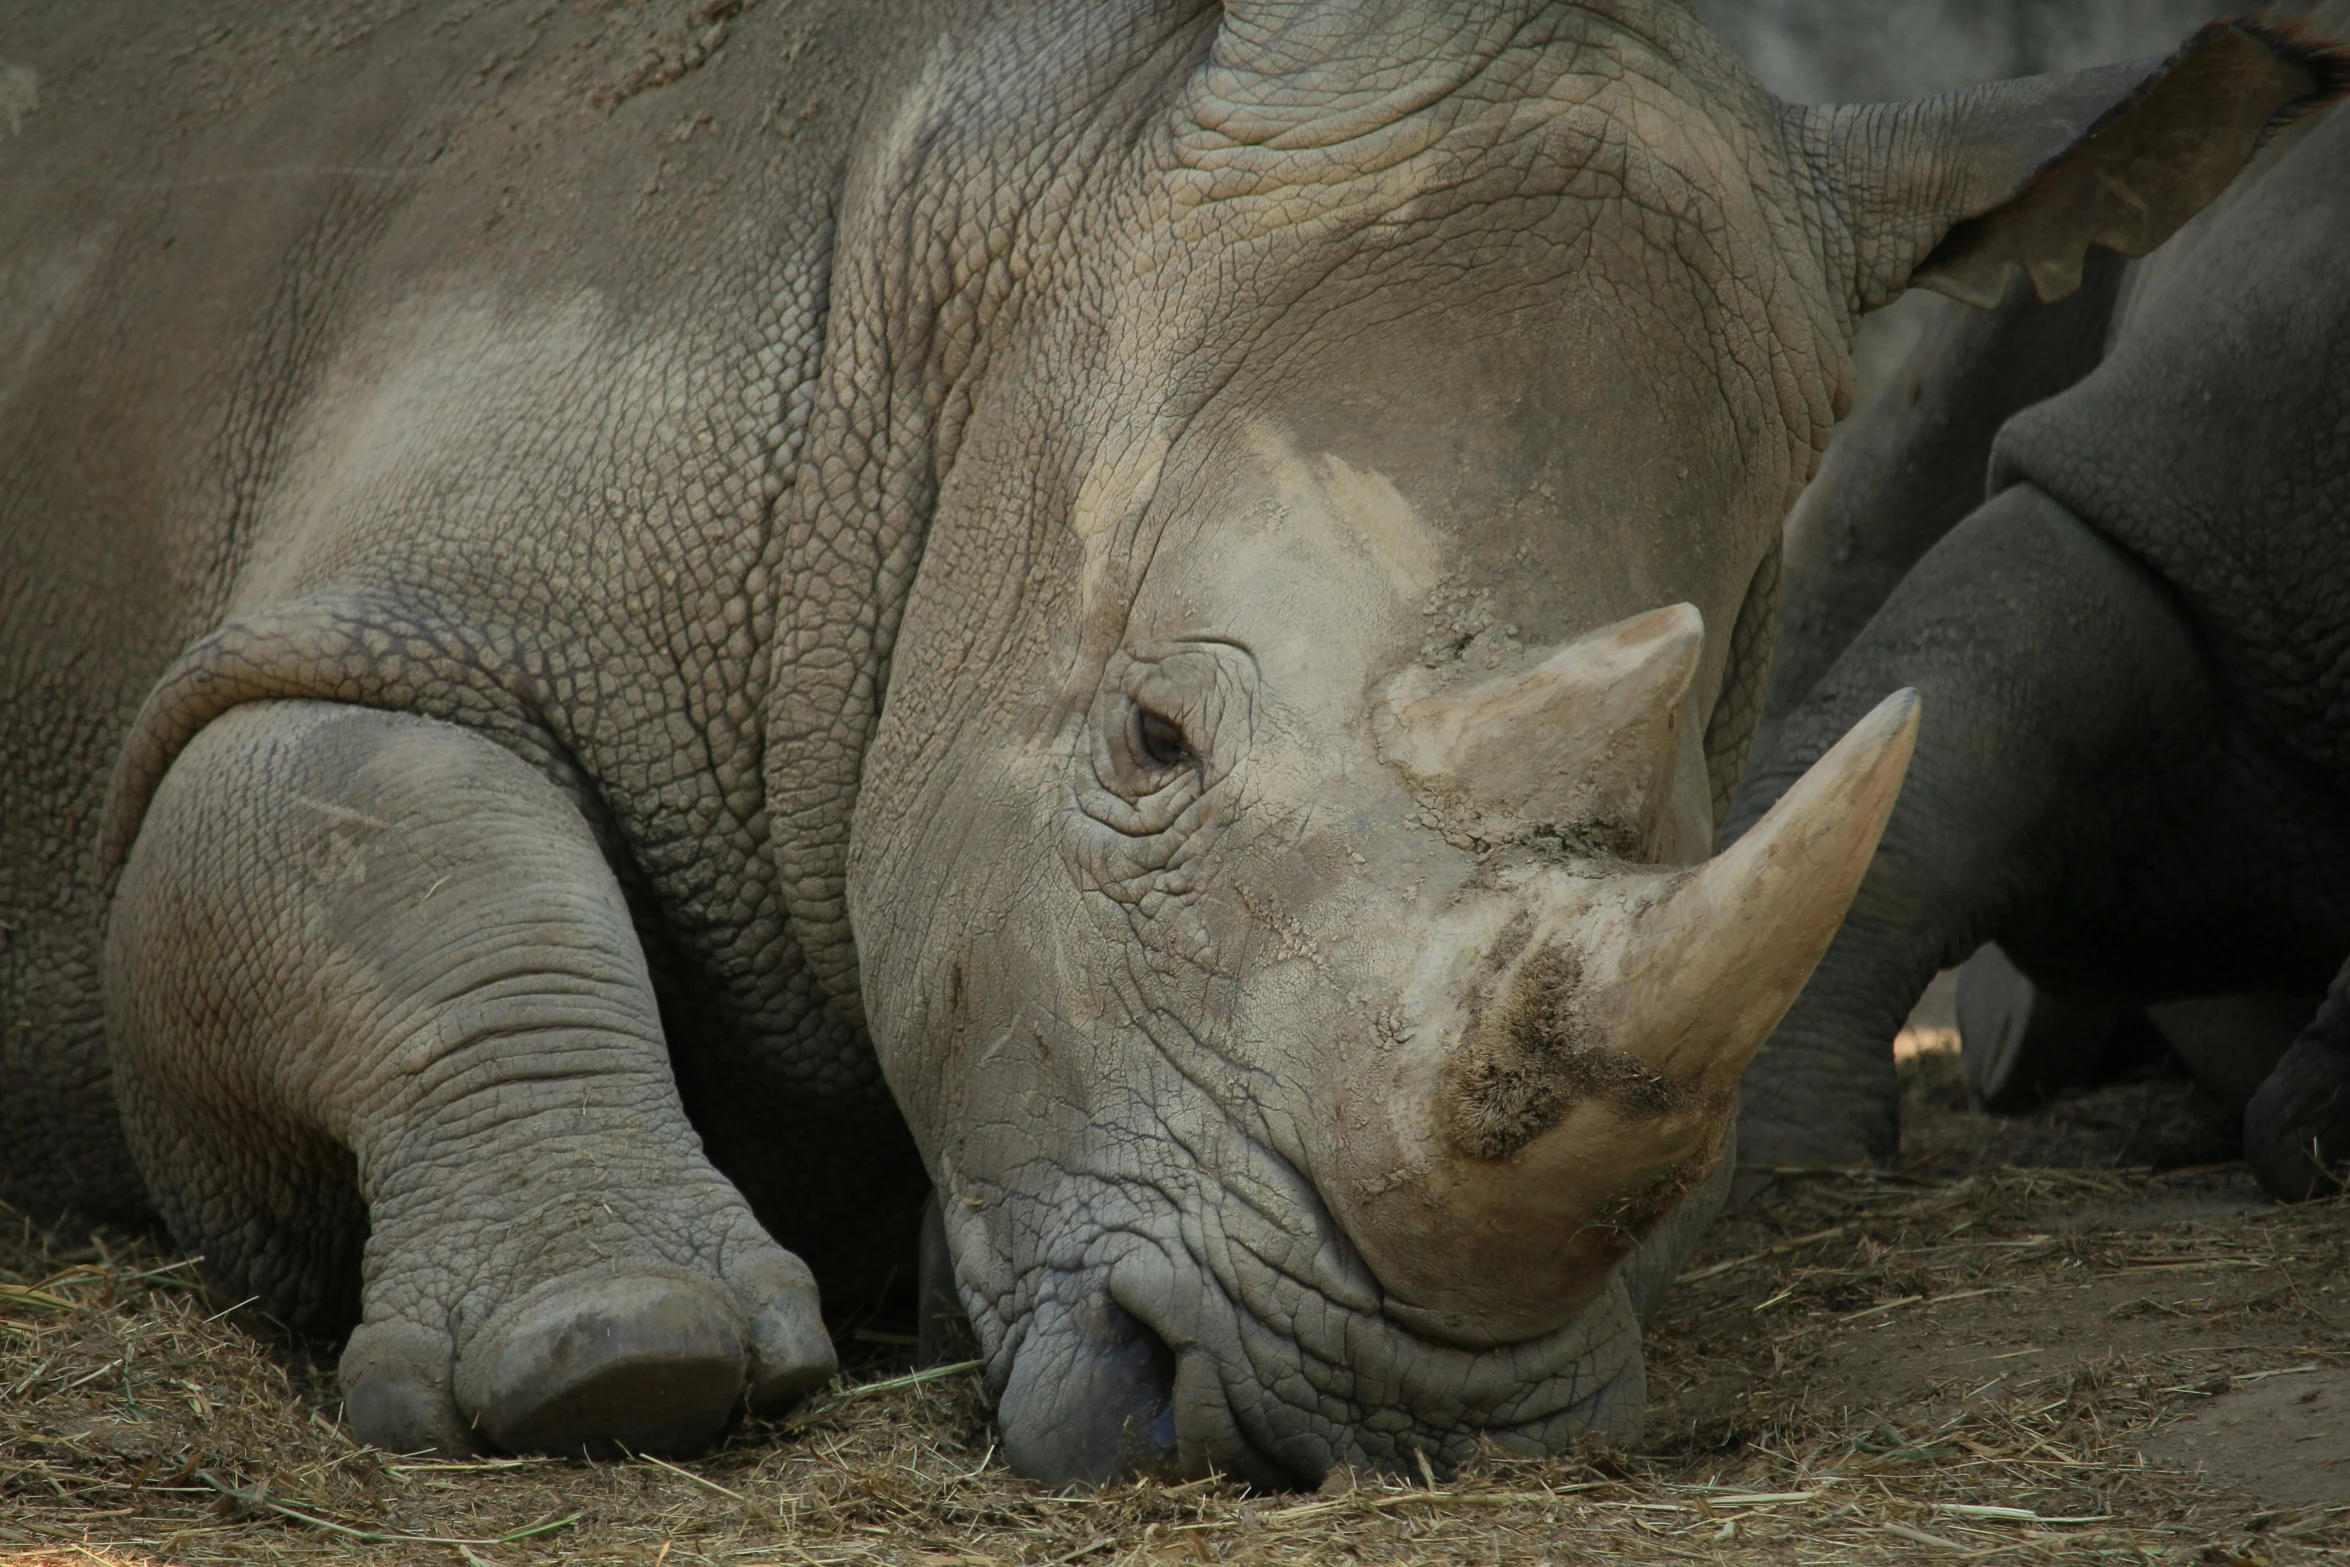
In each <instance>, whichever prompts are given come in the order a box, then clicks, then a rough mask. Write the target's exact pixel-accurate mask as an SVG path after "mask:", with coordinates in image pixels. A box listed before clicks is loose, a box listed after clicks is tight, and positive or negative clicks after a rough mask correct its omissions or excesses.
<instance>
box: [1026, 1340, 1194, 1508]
mask: <svg viewBox="0 0 2350 1567" xmlns="http://www.w3.org/2000/svg"><path fill="white" fill-rule="evenodd" d="M996 1417H997V1422H998V1424H999V1425H1000V1426H1001V1427H1002V1429H1003V1437H1004V1456H1005V1458H1006V1459H1007V1460H1008V1461H1009V1462H1010V1463H1011V1466H1012V1468H1013V1470H1014V1471H1015V1472H1017V1473H1019V1474H1023V1475H1026V1476H1028V1477H1029V1478H1030V1479H1034V1480H1045V1481H1054V1482H1060V1483H1063V1484H1069V1483H1078V1484H1095V1485H1099V1484H1105V1483H1107V1482H1109V1481H1113V1480H1117V1479H1120V1478H1122V1477H1123V1476H1126V1475H1129V1474H1148V1473H1154V1472H1163V1471H1166V1470H1169V1469H1171V1468H1172V1467H1173V1465H1174V1463H1175V1460H1176V1443H1175V1354H1174V1351H1172V1350H1170V1349H1169V1348H1168V1347H1167V1343H1166V1341H1165V1340H1164V1339H1162V1338H1160V1337H1159V1335H1158V1334H1157V1333H1155V1332H1153V1331H1152V1330H1151V1328H1150V1327H1149V1325H1148V1324H1146V1323H1144V1322H1143V1321H1142V1320H1141V1319H1140V1318H1138V1317H1136V1316H1135V1315H1134V1314H1133V1313H1132V1312H1130V1311H1127V1310H1126V1309H1125V1308H1123V1307H1121V1306H1119V1305H1118V1304H1117V1303H1116V1302H1114V1301H1111V1300H1108V1299H1106V1298H1096V1299H1094V1300H1092V1301H1090V1302H1087V1303H1085V1304H1083V1305H1078V1306H1074V1307H1072V1306H1068V1305H1064V1304H1061V1303H1059V1302H1051V1303H1047V1304H1045V1305H1042V1306H1039V1307H1038V1309H1037V1313H1036V1316H1035V1317H1034V1318H1033V1319H1032V1320H1031V1322H1030V1325H1029V1331H1028V1336H1027V1338H1026V1339H1025V1341H1023V1342H1022V1344H1021V1346H1020V1350H1019V1353H1018V1355H1017V1356H1016V1357H1015V1358H1014V1360H1013V1363H1012V1375H1011V1377H1010V1379H1009V1380H1008V1381H1007V1382H1006V1383H1005V1385H1004V1396H1003V1401H1002V1403H1001V1404H1000V1405H999V1406H998V1407H997V1411H996Z"/></svg>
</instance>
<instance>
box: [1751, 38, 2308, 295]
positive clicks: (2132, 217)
mask: <svg viewBox="0 0 2350 1567" xmlns="http://www.w3.org/2000/svg"><path fill="white" fill-rule="evenodd" d="M2345 90H2350V56H2346V55H2345V54H2344V53H2343V52H2342V51H2341V50H2340V49H2338V48H2337V47H2335V46H2333V45H2331V44H2328V43H2325V42H2322V41H2320V40H2319V39H2317V38H2315V37H2313V36H2311V35H2309V34H2307V33H2304V32H2302V31H2300V30H2299V29H2296V28H2289V27H2280V26H2275V25H2268V24H2262V23H2257V22H2245V21H2234V22H2213V23H2211V24H2209V25H2208V26H2206V27H2204V28H2203V29H2202V30H2201V31H2200V32H2198V33H2196V34H2195V36H2194V37H2192V38H2190V39H2188V40H2187V42H2186V44H2185V45H2184V46H2183V47H2181V48H2180V49H2179V51H2178V52H2177V53H2176V54H2173V55H2171V56H2170V57H2169V58H2167V59H2162V60H2140V61H2136V62H2134V63H2132V64H2128V65H2110V66H2102V67H2099V68H2098V69H2096V70H2089V71H2080V72H2076V73H2074V74H2072V75H2068V76H2037V77H2031V78H2027V79H2025V80H2022V81H2013V82H1999V83H1995V84H1993V85H1991V86H1988V87H1977V88H1972V89H1969V90H1967V91H1964V92H1955V93H1949V94H1945V95H1944V96H1942V97H1939V98H1926V99H1921V100H1919V101H1917V102H1914V103H1892V104H1863V105H1853V106H1843V107H1829V108H1819V109H1804V108H1793V107H1790V108H1788V109H1787V110H1786V111H1785V112H1786V115H1787V132H1788V144H1789V147H1790V149H1791V151H1792V152H1793V153H1794V155H1795V158H1796V161H1797V165H1798V170H1799V173H1808V174H1809V175H1810V176H1811V180H1812V192H1813V195H1814V198H1815V199H1816V200H1817V202H1818V203H1819V207H1820V210H1819V213H1818V216H1819V218H1820V220H1821V224H1822V229H1823V231H1824V232H1825V233H1826V235H1827V236H1828V238H1829V255H1830V257H1831V260H1832V262H1834V263H1836V264H1838V265H1841V266H1849V268H1850V270H1849V272H1848V273H1847V274H1846V276H1847V279H1848V287H1849V288H1850V289H1851V291H1852V302H1853V304H1854V305H1855V307H1856V308H1858V309H1861V310H1873V309H1875V308H1876V307H1877V306H1879V305H1882V304H1885V303H1887V302H1888V301H1890V300H1891V299H1892V298H1893V297H1894V296H1895V295H1897V294H1899V293H1900V292H1901V291H1902V290H1903V289H1904V288H1906V287H1908V286H1910V285H1911V284H1922V285H1924V286H1925V287H1927V288H1931V289H1935V290H1937V291H1938V292H1941V293H1944V294H1948V295H1950V296H1952V297H1953V298H1956V299H1961V300H1964V301H1966V302H1967V303H1968V304H1972V305H1982V306H1986V307H1988V306H1991V305H1996V304H1997V303H1998V302H1999V300H2000V297H2001V296H2002V295H2003V294H2004V293H2005V292H2006V289H2007V280H2008V277H2009V275H2010V272H2011V271H2012V269H2013V268H2015V267H2019V266H2020V267H2022V268H2023V269H2024V271H2025V272H2026V273H2027V274H2028V275H2029V276H2030V277H2031V279H2032V286H2033V287H2034V289H2036V290H2037V291H2038V293H2039V295H2040V298H2041V299H2043V300H2051V301H2052V300H2057V299H2062V298H2063V297H2064V296H2065V295H2067V294H2069V293H2071V292H2072V291H2073V290H2074V289H2075V288H2076V287H2078V286H2079V285H2080V281H2081V263H2082V260H2083V258H2084V256H2085V254H2086V252H2087V250H2088V247H2089V246H2091V245H2103V246H2104V247H2106V248H2107V249H2108V250H2113V251H2118V252H2120V253H2121V254H2122V255H2125V256H2142V255H2144V254H2146V253H2147V252H2148V251H2150V250H2152V249H2153V248H2154V247H2155V246H2157V245H2159V244H2161V243H2162V242H2163V241H2164V240H2166V239H2168V238H2169V237H2170V236H2171V235H2172V234H2173V233H2175V232H2177V230H2178V228H2179V226H2180V225H2181V224H2183V223H2185V222H2186V221H2187V219H2189V218H2190V217H2193V216H2194V215H2195V213H2196V212H2197V211H2199V210H2201V208H2202V207H2203V206H2204V205H2205V204H2206V203H2207V202H2209V201H2210V200H2211V199H2212V198H2213V197H2215V196H2217V195H2218V194H2219V193H2220V192H2221V190H2223V189H2224V188H2226V186H2227V183H2228V181H2229V180H2231V179H2233V178H2235V176H2236V173H2237V171H2238V170H2240V169H2242V168H2243V166H2244V165H2245V163H2246V162H2247V161H2248V160H2249V159H2250V158H2251V157H2252V155H2253V153H2254V152H2256V151H2257V150H2259V147H2260V144H2261V142H2262V140H2263V138H2265V137H2266V136H2267V135H2268V134H2269V133H2270V132H2271V131H2272V130H2274V129H2275V128H2277V127H2278V126H2280V125H2282V124H2284V123H2286V122H2287V121H2289V120H2292V119H2294V118H2296V117H2298V116H2300V115H2303V114H2306V113H2308V112H2309V111H2311V110H2312V109H2316V108H2318V107H2321V106H2322V105H2324V104H2326V103H2329V102H2331V101H2332V100H2333V99H2335V98H2338V97H2340V96H2341V95H2342V94H2343V93H2344V91H2345Z"/></svg>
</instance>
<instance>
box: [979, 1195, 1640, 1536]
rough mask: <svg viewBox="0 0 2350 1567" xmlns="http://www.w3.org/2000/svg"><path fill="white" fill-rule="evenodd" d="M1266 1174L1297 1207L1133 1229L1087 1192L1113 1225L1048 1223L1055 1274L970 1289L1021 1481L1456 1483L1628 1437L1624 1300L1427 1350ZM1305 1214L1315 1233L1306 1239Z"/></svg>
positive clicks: (1252, 1207)
mask: <svg viewBox="0 0 2350 1567" xmlns="http://www.w3.org/2000/svg"><path fill="white" fill-rule="evenodd" d="M1259 1153H1260V1156H1261V1158H1262V1160H1263V1161H1264V1162H1263V1163H1260V1164H1259V1165H1258V1168H1257V1169H1256V1170H1255V1171H1252V1172H1251V1173H1252V1174H1253V1175H1255V1176H1256V1177H1257V1178H1258V1179H1259V1180H1260V1181H1261V1180H1263V1179H1265V1178H1266V1177H1267V1176H1268V1175H1269V1174H1271V1173H1272V1169H1273V1168H1277V1169H1278V1171H1279V1173H1280V1174H1281V1175H1282V1176H1285V1177H1286V1181H1285V1182H1284V1184H1293V1191H1292V1194H1291V1195H1290V1199H1289V1201H1288V1203H1286V1204H1284V1205H1280V1206H1276V1205H1273V1204H1271V1203H1269V1202H1267V1201H1266V1200H1265V1194H1263V1193H1261V1192H1258V1193H1238V1192H1232V1191H1229V1190H1228V1191H1226V1192H1224V1193H1223V1194H1222V1195H1221V1200H1220V1201H1218V1202H1216V1203H1213V1204H1201V1203H1194V1202H1185V1203H1180V1204H1178V1203H1175V1202H1171V1201H1167V1200H1165V1199H1164V1198H1163V1197H1162V1198H1160V1199H1159V1200H1157V1201H1153V1202H1151V1203H1150V1204H1149V1205H1148V1208H1147V1211H1138V1205H1137V1204H1136V1203H1135V1202H1134V1200H1133V1198H1134V1195H1135V1192H1136V1188H1135V1186H1134V1185H1133V1184H1131V1183H1130V1182H1123V1181H1121V1182H1111V1181H1107V1180H1102V1181H1099V1182H1098V1183H1097V1182H1092V1181H1089V1182H1086V1184H1087V1185H1093V1186H1095V1190H1096V1192H1097V1193H1098V1194H1099V1195H1100V1196H1101V1197H1102V1198H1104V1199H1106V1200H1104V1201H1102V1202H1100V1203H1098V1204H1095V1205H1090V1206H1093V1207H1095V1208H1097V1209H1102V1210H1108V1213H1109V1214H1114V1215H1115V1222H1114V1223H1110V1222H1104V1219H1105V1218H1107V1217H1108V1214H1105V1215H1103V1217H1101V1218H1092V1219H1090V1220H1089V1219H1086V1218H1079V1219H1075V1220H1073V1221H1072V1222H1068V1223H1065V1224H1063V1225H1060V1226H1052V1225H1050V1223H1049V1221H1048V1224H1047V1225H1046V1226H1039V1227H1037V1230H1036V1231H1033V1232H1032V1233H1036V1234H1037V1241H1036V1243H1035V1244H1036V1246H1037V1250H1038V1252H1039V1253H1040V1254H1043V1255H1047V1256H1051V1257H1053V1258H1055V1259H1057V1260H1058V1265H1056V1264H1055V1263H1054V1262H1046V1261H1037V1262H1034V1263H1032V1264H1031V1265H1029V1266H1026V1267H1024V1268H1022V1269H1020V1270H1019V1271H1018V1272H1017V1273H1016V1274H1015V1275H1013V1278H1012V1282H1011V1285H1010V1287H1009V1288H1008V1289H1007V1290H1005V1291H1004V1292H1002V1293H1001V1294H997V1295H994V1296H993V1297H992V1298H989V1296H987V1295H985V1294H983V1293H982V1292H980V1291H977V1290H974V1289H972V1288H969V1287H968V1286H966V1287H965V1288H964V1290H963V1292H962V1293H963V1296H964V1302H965V1306H966V1309H967V1310H968V1311H969V1313H970V1315H971V1319H972V1323H973V1326H974V1328H975V1329H976V1330H977V1332H978V1334H979V1337H980V1340H981V1343H982V1344H983V1346H985V1347H986V1350H987V1359H988V1362H989V1378H990V1383H991V1386H992V1388H993V1389H994V1391H995V1392H996V1395H997V1399H998V1409H997V1415H998V1421H999V1425H1000V1428H1001V1430H1002V1434H1003V1440H1004V1443H1005V1450H1006V1456H1007V1458H1008V1459H1009V1460H1010V1461H1011V1463H1012V1465H1013V1467H1014V1468H1015V1469H1016V1470H1017V1471H1019V1472H1021V1473H1023V1474H1026V1475H1028V1476H1029V1477H1031V1478H1034V1479H1039V1480H1044V1481H1048V1482H1052V1483H1061V1484H1073V1483H1074V1484H1102V1483H1109V1482H1113V1481H1116V1480H1118V1479H1120V1478H1123V1477H1127V1476H1132V1475H1139V1474H1158V1475H1162V1476H1168V1477H1177V1476H1180V1477H1183V1478H1197V1477H1200V1476H1204V1475H1207V1474H1210V1473H1220V1474H1224V1475H1228V1476H1231V1477H1233V1478H1237V1479H1241V1480H1245V1481H1247V1482H1249V1483H1252V1484H1256V1485H1260V1486H1266V1487H1271V1488H1276V1489H1290V1488H1295V1487H1301V1486H1302V1487H1311V1486H1313V1485H1316V1484H1318V1483H1320V1481H1321V1480H1322V1478H1323V1477H1324V1476H1325V1475H1326V1474H1327V1473H1328V1472H1329V1471H1330V1470H1331V1469H1332V1468H1334V1467H1338V1466H1341V1465H1346V1466H1353V1467H1360V1468H1366V1469H1373V1470H1388V1471H1394V1472H1399V1473H1404V1474H1416V1473H1417V1472H1418V1466H1419V1464H1420V1463H1421V1461H1422V1460H1423V1459H1425V1460H1426V1461H1427V1462H1429V1463H1432V1464H1435V1465H1438V1466H1443V1467H1450V1466H1453V1465H1457V1464H1459V1463H1462V1462H1465V1461H1466V1460H1468V1459H1469V1458H1470V1457H1471V1456H1472V1455H1473V1454H1474V1452H1475V1451H1476V1449H1477V1447H1478V1445H1479V1444H1480V1442H1485V1441H1490V1442H1492V1443H1494V1444H1495V1445H1498V1446H1500V1447H1502V1448H1503V1449H1505V1450H1512V1451H1519V1452H1526V1453H1546V1452H1555V1451H1559V1450H1562V1449H1564V1448H1566V1447H1568V1446H1570V1445H1572V1444H1573V1443H1574V1442H1575V1441H1576V1440H1578V1439H1579V1438H1582V1437H1584V1436H1586V1435H1590V1434H1598V1435H1600V1436H1603V1437H1607V1438H1610V1439H1629V1437H1630V1436H1631V1435H1632V1434H1633V1433H1634V1429H1635V1428H1636V1426H1637V1424H1638V1421H1639V1417H1640V1412H1641V1404H1642V1401H1643V1389H1644V1383H1643V1379H1642V1371H1641V1363H1640V1350H1639V1330H1638V1328H1637V1325H1636V1324H1635V1322H1634V1319H1633V1317H1632V1313H1631V1309H1630V1305H1629V1302H1628V1300H1627V1298H1626V1297H1625V1295H1624V1293H1623V1291H1622V1290H1621V1289H1620V1288H1619V1289H1613V1290H1609V1291H1607V1292H1604V1293H1602V1294H1601V1295H1600V1296H1598V1298H1597V1299H1595V1300H1594V1301H1593V1302H1592V1304H1591V1305H1590V1306H1589V1307H1588V1308H1586V1309H1585V1310H1584V1311H1583V1312H1582V1313H1581V1314H1580V1315H1579V1316H1578V1317H1576V1318H1575V1319H1574V1320H1573V1321H1571V1322H1569V1323H1567V1324H1565V1325H1563V1326H1561V1327H1558V1328H1556V1329H1554V1330H1552V1331H1550V1332H1547V1333H1544V1334H1542V1335H1539V1336H1537V1337H1534V1338H1531V1339H1526V1340H1522V1341H1518V1342H1514V1343H1506V1344H1496V1345H1486V1346H1469V1345H1462V1344H1457V1343H1451V1342H1447V1341H1445V1340H1443V1339H1439V1338H1436V1337H1433V1336H1430V1335H1428V1334H1426V1333H1423V1332H1421V1331H1418V1330H1416V1329H1415V1328H1414V1327H1413V1326H1412V1324H1411V1323H1410V1322H1409V1320H1408V1319H1407V1317H1406V1316H1399V1315H1397V1314H1396V1313H1395V1312H1393V1311H1391V1310H1390V1307H1391V1306H1392V1305H1393V1304H1394V1303H1393V1302H1391V1301H1390V1300H1389V1299H1388V1297H1387V1296H1386V1295H1385V1294H1384V1292H1382V1291H1381V1290H1380V1289H1379V1287H1378V1285H1377V1283H1376V1281H1375V1280H1374V1279H1373V1278H1372V1277H1371V1275H1370V1272H1369V1269H1368V1268H1367V1267H1366V1266H1365V1265H1364V1263H1363V1261H1362V1259H1361V1258H1360V1256H1359V1255H1357V1254H1356V1253H1355V1251H1354V1248H1353V1247H1352V1245H1351V1244H1350V1243H1349V1242H1348V1241H1347V1240H1346V1239H1345V1237H1344V1235H1343V1233H1342V1232H1341V1231H1340V1229H1339V1228H1338V1226H1337V1224H1336V1222H1335V1221H1334V1220H1333V1219H1332V1218H1331V1217H1330V1216H1329V1215H1328V1214H1327V1212H1326V1211H1324V1210H1323V1209H1322V1208H1321V1207H1320V1205H1319V1203H1318V1202H1314V1201H1312V1200H1311V1198H1310V1197H1308V1196H1305V1195H1304V1194H1303V1193H1302V1192H1299V1191H1298V1190H1296V1189H1297V1188H1304V1187H1305V1186H1306V1183H1305V1180H1304V1177H1303V1176H1302V1175H1301V1174H1299V1173H1298V1172H1297V1171H1295V1170H1294V1169H1293V1168H1291V1167H1290V1166H1289V1165H1288V1163H1287V1161H1286V1160H1283V1159H1282V1158H1281V1157H1280V1155H1279V1154H1278V1153H1275V1152H1274V1151H1272V1150H1269V1149H1260V1150H1259ZM1194 1179H1195V1180H1196V1179H1197V1176H1196V1174H1195V1176H1194ZM1049 1206H1050V1207H1052V1208H1054V1209H1057V1210H1059V1211H1061V1212H1069V1211H1071V1210H1072V1209H1073V1208H1075V1207H1076V1206H1077V1205H1075V1204H1072V1203H1070V1202H1068V1201H1067V1199H1066V1197H1065V1196H1063V1197H1062V1198H1061V1200H1058V1201H1052V1202H1050V1204H1049ZM1309 1212H1310V1213H1313V1214H1316V1215H1317V1216H1318V1222H1315V1223H1311V1224H1307V1225H1303V1226H1298V1225H1296V1223H1295V1220H1296V1217H1300V1216H1303V1215H1304V1214H1306V1213H1309ZM1281 1214H1286V1215H1289V1216H1291V1220H1290V1223H1288V1224H1282V1223H1279V1222H1278V1221H1277V1220H1276V1217H1275V1216H1276V1215H1281Z"/></svg>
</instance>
